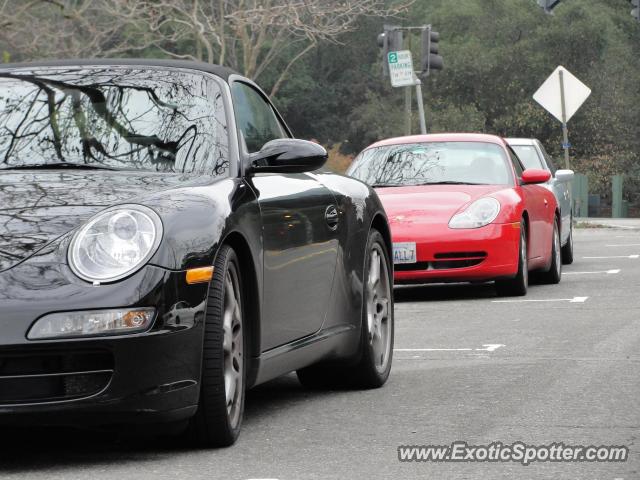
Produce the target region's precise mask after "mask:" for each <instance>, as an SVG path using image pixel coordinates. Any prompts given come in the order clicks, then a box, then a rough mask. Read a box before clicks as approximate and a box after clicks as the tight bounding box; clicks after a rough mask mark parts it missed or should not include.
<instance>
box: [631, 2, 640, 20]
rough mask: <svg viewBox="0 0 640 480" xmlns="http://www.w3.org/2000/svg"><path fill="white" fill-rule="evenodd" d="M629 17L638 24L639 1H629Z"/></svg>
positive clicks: (639, 18)
mask: <svg viewBox="0 0 640 480" xmlns="http://www.w3.org/2000/svg"><path fill="white" fill-rule="evenodd" d="M631 6H633V10H631V16H632V17H633V18H635V19H636V20H638V21H639V22H640V0H631Z"/></svg>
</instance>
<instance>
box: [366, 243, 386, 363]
mask: <svg viewBox="0 0 640 480" xmlns="http://www.w3.org/2000/svg"><path fill="white" fill-rule="evenodd" d="M390 305H391V285H390V281H389V269H388V266H387V261H386V259H385V256H384V254H383V252H382V248H381V247H380V245H378V244H377V243H376V244H374V245H373V247H372V249H371V254H370V259H369V278H368V279H367V327H368V329H367V332H368V336H369V345H370V347H371V351H372V354H373V359H374V362H375V367H376V370H377V371H378V372H384V371H385V370H386V368H387V363H388V362H389V357H390V353H391V328H392V326H391V324H390V322H391V319H390V315H391V313H390V311H389V307H390Z"/></svg>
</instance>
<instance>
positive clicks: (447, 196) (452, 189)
mask: <svg viewBox="0 0 640 480" xmlns="http://www.w3.org/2000/svg"><path fill="white" fill-rule="evenodd" d="M505 188H509V187H507V186H506V185H420V186H415V187H391V188H378V189H376V193H377V194H378V196H379V197H380V200H381V201H382V204H383V205H384V209H385V211H386V212H387V216H388V217H389V221H390V222H391V223H392V224H393V223H414V224H443V223H444V224H447V223H449V220H450V219H451V217H452V216H453V215H454V214H455V213H456V212H457V211H458V210H460V208H461V207H463V206H464V205H466V204H467V203H469V202H472V201H474V200H477V199H478V198H480V197H483V196H485V195H489V194H491V193H494V192H497V191H499V190H503V189H505Z"/></svg>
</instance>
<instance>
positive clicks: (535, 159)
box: [511, 145, 544, 168]
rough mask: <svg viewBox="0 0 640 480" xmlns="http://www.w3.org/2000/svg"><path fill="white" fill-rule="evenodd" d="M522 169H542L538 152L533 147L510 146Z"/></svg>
mask: <svg viewBox="0 0 640 480" xmlns="http://www.w3.org/2000/svg"><path fill="white" fill-rule="evenodd" d="M511 148H513V151H514V152H516V155H518V158H519V159H520V161H521V162H522V164H523V165H524V168H544V167H543V166H542V162H541V161H540V156H539V155H538V150H536V147H534V146H533V145H511Z"/></svg>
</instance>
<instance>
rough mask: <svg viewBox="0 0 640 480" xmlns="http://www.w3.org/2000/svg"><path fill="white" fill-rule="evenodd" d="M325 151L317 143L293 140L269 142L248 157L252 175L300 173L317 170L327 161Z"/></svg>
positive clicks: (284, 139)
mask: <svg viewBox="0 0 640 480" xmlns="http://www.w3.org/2000/svg"><path fill="white" fill-rule="evenodd" d="M327 158H328V154H327V151H326V150H325V149H324V147H322V146H321V145H318V144H317V143H313V142H308V141H307V140H298V139H295V138H283V139H277V140H271V141H270V142H267V143H265V145H264V147H262V149H261V150H260V151H259V152H256V153H253V154H251V156H250V157H249V170H250V171H251V172H254V173H260V172H264V173H302V172H310V171H313V170H317V169H318V168H320V167H322V166H323V165H324V164H325V162H326V161H327Z"/></svg>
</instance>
